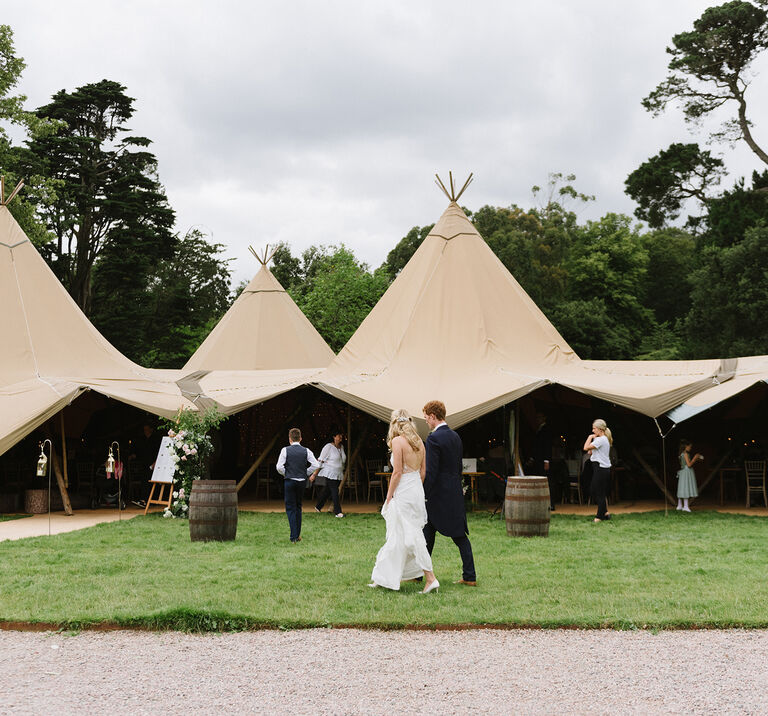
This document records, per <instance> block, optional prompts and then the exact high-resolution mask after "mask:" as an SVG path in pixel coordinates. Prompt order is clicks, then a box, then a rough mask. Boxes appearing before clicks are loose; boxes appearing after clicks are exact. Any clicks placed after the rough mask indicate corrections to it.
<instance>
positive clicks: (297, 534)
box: [277, 428, 320, 543]
mask: <svg viewBox="0 0 768 716" xmlns="http://www.w3.org/2000/svg"><path fill="white" fill-rule="evenodd" d="M288 441H289V442H290V445H288V446H287V447H284V448H283V449H282V450H281V451H280V457H278V458H277V471H278V472H279V473H280V474H281V475H283V476H284V477H285V482H284V485H283V486H284V492H285V514H286V515H287V516H288V524H289V525H290V527H291V542H293V543H296V542H301V498H302V496H303V494H304V488H305V486H306V484H307V477H308V476H309V475H311V474H312V473H313V472H314V471H315V470H317V468H318V467H319V466H320V465H319V464H318V462H317V459H316V458H315V456H314V455H313V454H312V451H311V450H310V449H309V448H305V447H304V446H303V445H302V444H301V430H299V429H298V428H291V429H290V430H289V431H288Z"/></svg>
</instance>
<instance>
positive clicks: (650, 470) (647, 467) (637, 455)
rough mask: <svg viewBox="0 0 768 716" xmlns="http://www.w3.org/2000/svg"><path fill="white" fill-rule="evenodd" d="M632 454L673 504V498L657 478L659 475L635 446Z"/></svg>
mask: <svg viewBox="0 0 768 716" xmlns="http://www.w3.org/2000/svg"><path fill="white" fill-rule="evenodd" d="M632 454H633V455H634V456H635V459H636V460H637V461H638V462H639V463H640V465H641V466H642V468H643V470H645V471H646V472H647V473H648V475H649V476H650V478H651V480H653V481H654V482H655V483H656V486H657V487H658V488H659V489H660V490H661V491H662V493H663V494H664V496H665V497H666V498H667V499H668V500H669V501H670V503H671V504H673V505H674V504H675V499H674V498H673V497H672V495H670V494H669V491H668V490H667V488H666V487H664V483H663V482H662V481H661V480H660V479H659V476H658V475H657V474H656V473H655V472H654V471H653V468H652V467H651V466H650V465H649V464H648V463H647V462H646V461H645V460H644V459H643V456H642V455H641V454H640V453H639V452H638V451H637V448H633V449H632Z"/></svg>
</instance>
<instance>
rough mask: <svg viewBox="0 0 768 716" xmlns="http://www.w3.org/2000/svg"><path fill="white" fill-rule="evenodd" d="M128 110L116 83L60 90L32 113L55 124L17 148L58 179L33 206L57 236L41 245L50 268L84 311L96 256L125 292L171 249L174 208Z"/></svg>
mask: <svg viewBox="0 0 768 716" xmlns="http://www.w3.org/2000/svg"><path fill="white" fill-rule="evenodd" d="M133 112H134V109H133V99H132V98H130V97H128V96H127V95H126V94H125V87H123V86H122V85H120V84H119V83H117V82H112V81H110V80H102V81H101V82H97V83H95V84H89V85H84V86H82V87H79V88H78V89H76V90H75V91H74V92H71V93H70V92H66V91H65V90H61V91H59V92H57V93H56V94H55V95H54V96H53V99H52V101H51V102H50V103H49V104H48V105H46V106H44V107H41V108H40V109H38V110H37V116H38V117H40V118H48V119H52V120H55V121H57V122H58V123H59V125H58V128H57V129H56V131H55V132H53V133H51V134H49V135H45V136H34V137H33V138H32V139H31V140H30V141H29V142H28V148H27V149H26V150H24V151H21V152H17V158H18V164H19V166H20V167H22V168H23V169H24V173H25V174H37V175H41V176H45V177H48V178H50V179H54V180H56V182H57V184H56V191H55V194H53V195H50V196H49V197H47V199H48V200H47V201H46V200H44V198H43V197H38V198H37V210H38V213H39V215H40V216H41V217H42V218H43V220H44V221H45V222H46V224H47V226H48V227H49V228H50V230H51V231H53V233H54V235H55V240H54V241H53V242H52V243H51V244H50V245H49V246H48V247H46V249H47V251H48V252H49V254H50V258H51V263H52V266H53V268H54V270H55V271H56V273H57V274H58V276H59V277H60V278H61V280H62V282H63V283H64V285H65V286H66V288H67V289H68V290H69V292H70V294H71V295H72V296H73V298H74V299H75V300H76V301H77V303H78V305H79V306H80V307H81V308H82V309H83V310H84V312H85V313H86V314H90V312H91V307H92V304H93V299H94V294H93V293H92V288H93V286H92V282H91V273H92V269H93V266H94V263H95V262H96V261H97V260H98V259H99V258H100V257H102V258H104V260H105V261H106V262H107V263H113V262H115V261H119V262H120V264H121V265H122V273H121V275H120V286H121V290H123V291H125V292H126V294H128V295H130V294H131V292H135V291H140V290H141V286H142V285H143V284H144V283H146V276H147V273H148V271H149V269H150V268H151V267H152V265H153V263H154V262H156V261H158V260H160V259H163V258H168V257H170V256H171V255H172V252H173V246H174V243H175V238H174V236H173V235H172V234H171V227H172V226H173V223H174V212H173V210H172V209H171V208H170V206H169V205H168V202H167V199H166V197H165V193H164V190H163V188H162V186H161V185H160V183H159V182H158V180H157V161H156V159H155V157H154V155H153V154H152V153H150V152H149V151H147V149H146V147H147V146H148V145H149V144H150V141H149V140H148V139H146V138H145V137H137V136H132V135H130V134H129V129H128V128H127V127H126V122H127V121H128V120H129V119H130V118H131V117H132V116H133ZM115 285H116V284H115V283H114V281H112V282H111V283H110V284H109V286H108V287H104V286H102V289H106V290H110V291H111V290H114V287H115ZM101 297H103V296H101ZM129 304H130V298H129Z"/></svg>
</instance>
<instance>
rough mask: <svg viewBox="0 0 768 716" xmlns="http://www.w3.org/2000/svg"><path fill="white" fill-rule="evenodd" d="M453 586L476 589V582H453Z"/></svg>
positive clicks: (463, 580)
mask: <svg viewBox="0 0 768 716" xmlns="http://www.w3.org/2000/svg"><path fill="white" fill-rule="evenodd" d="M454 584H463V585H464V586H465V587H476V586H477V582H470V581H469V580H467V579H460V580H459V581H458V582H454Z"/></svg>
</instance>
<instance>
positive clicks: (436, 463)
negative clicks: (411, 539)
mask: <svg viewBox="0 0 768 716" xmlns="http://www.w3.org/2000/svg"><path fill="white" fill-rule="evenodd" d="M424 420H426V421H427V425H428V426H429V429H430V430H431V431H432V432H431V433H430V434H429V437H428V438H427V446H426V448H427V451H426V458H425V459H426V463H427V464H426V475H425V477H424V496H425V497H426V499H427V524H426V525H425V527H424V539H426V541H427V549H428V550H429V553H430V554H432V548H433V547H434V546H435V533H436V532H439V533H440V534H441V535H445V536H446V537H450V538H451V539H452V540H453V541H454V542H455V543H456V546H457V547H458V548H459V554H461V564H462V575H461V579H460V580H459V581H458V582H457V584H465V585H467V586H470V587H475V586H477V576H476V575H475V560H474V558H473V556H472V545H471V544H470V542H469V537H467V535H468V534H469V529H468V528H467V514H466V512H465V510H464V490H463V487H462V482H461V481H462V475H461V472H462V469H461V458H462V457H463V453H464V449H463V447H462V445H461V438H460V437H459V436H458V435H457V434H456V433H455V432H454V431H453V430H451V429H450V428H449V427H448V426H447V425H446V423H445V405H444V404H443V403H441V402H440V401H439V400H430V401H429V402H428V403H427V404H426V405H425V406H424Z"/></svg>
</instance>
